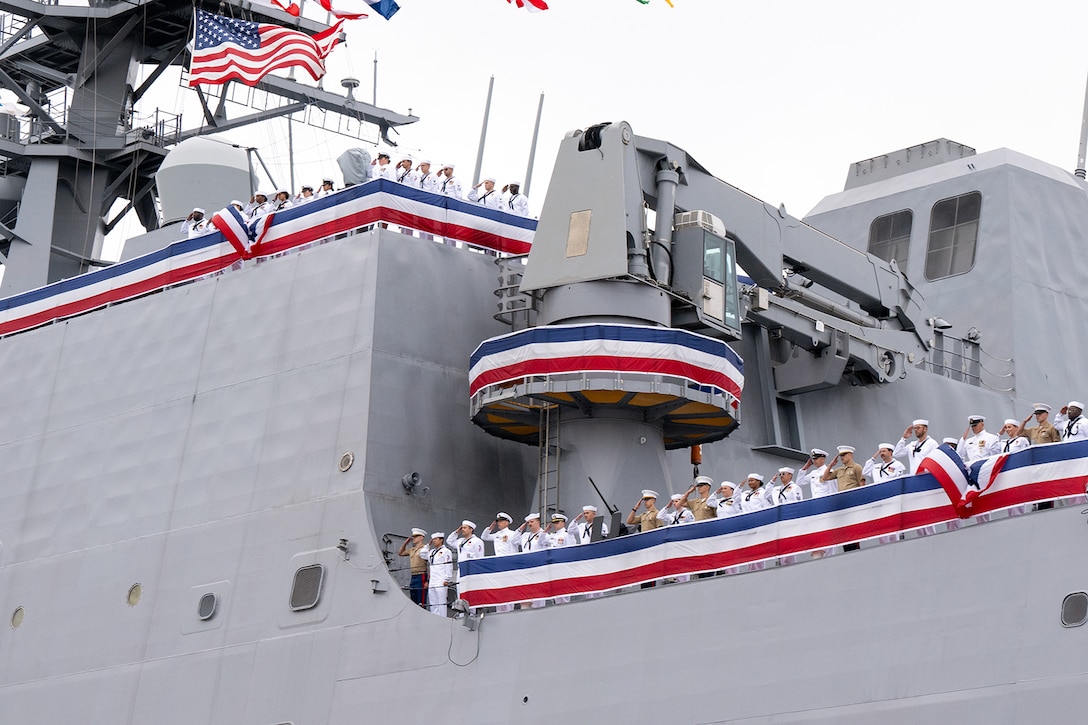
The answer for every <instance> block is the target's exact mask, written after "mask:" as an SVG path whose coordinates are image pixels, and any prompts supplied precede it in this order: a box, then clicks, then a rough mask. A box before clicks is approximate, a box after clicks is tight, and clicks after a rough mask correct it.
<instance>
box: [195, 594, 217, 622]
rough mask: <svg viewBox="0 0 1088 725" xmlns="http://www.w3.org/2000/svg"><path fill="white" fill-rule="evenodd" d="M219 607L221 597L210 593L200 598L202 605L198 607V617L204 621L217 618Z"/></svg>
mask: <svg viewBox="0 0 1088 725" xmlns="http://www.w3.org/2000/svg"><path fill="white" fill-rule="evenodd" d="M218 605H219V597H217V596H215V594H214V593H212V592H208V593H207V594H205V595H204V596H202V597H201V598H200V603H199V604H197V607H196V616H198V617H200V618H201V619H202V620H208V619H211V618H212V617H214V616H215V610H216V607H217V606H218Z"/></svg>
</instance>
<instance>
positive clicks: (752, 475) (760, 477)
mask: <svg viewBox="0 0 1088 725" xmlns="http://www.w3.org/2000/svg"><path fill="white" fill-rule="evenodd" d="M748 478H754V479H756V480H757V481H761V482H762V481H763V476H761V475H759V474H758V473H749V474H748Z"/></svg>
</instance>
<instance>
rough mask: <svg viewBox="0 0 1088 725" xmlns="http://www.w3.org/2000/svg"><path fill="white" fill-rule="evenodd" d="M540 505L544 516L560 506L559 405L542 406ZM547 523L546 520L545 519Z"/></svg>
mask: <svg viewBox="0 0 1088 725" xmlns="http://www.w3.org/2000/svg"><path fill="white" fill-rule="evenodd" d="M537 491H538V492H539V493H538V498H539V501H538V505H539V511H540V515H541V517H542V518H545V519H546V518H547V517H550V516H551V515H552V513H554V512H556V511H560V508H559V406H557V405H554V404H548V403H545V404H544V405H542V406H541V408H540V453H539V462H538V466H537ZM545 523H546V521H545Z"/></svg>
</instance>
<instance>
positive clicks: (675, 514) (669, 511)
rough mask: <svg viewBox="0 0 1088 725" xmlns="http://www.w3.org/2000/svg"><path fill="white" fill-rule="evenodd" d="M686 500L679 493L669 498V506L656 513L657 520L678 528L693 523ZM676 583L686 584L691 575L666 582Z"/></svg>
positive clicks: (678, 576)
mask: <svg viewBox="0 0 1088 725" xmlns="http://www.w3.org/2000/svg"><path fill="white" fill-rule="evenodd" d="M686 500H687V496H684V495H683V494H680V493H674V494H673V495H672V496H670V497H669V505H668V506H666V507H665V508H663V509H661V510H660V511H658V512H657V520H658V521H660V522H661V523H662V524H664V525H665V526H680V525H683V524H693V523H695V514H694V513H692V511H691V509H689V508H688V507H687V506H685V505H684V501H686ZM673 580H675V581H678V582H686V581H691V574H678V575H677V576H676V577H669V578H668V579H667V580H666V581H673Z"/></svg>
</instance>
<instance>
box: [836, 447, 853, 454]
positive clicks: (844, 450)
mask: <svg viewBox="0 0 1088 725" xmlns="http://www.w3.org/2000/svg"><path fill="white" fill-rule="evenodd" d="M835 450H837V451H838V452H839V453H853V452H854V447H853V446H839V447H838V448H836V449H835Z"/></svg>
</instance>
